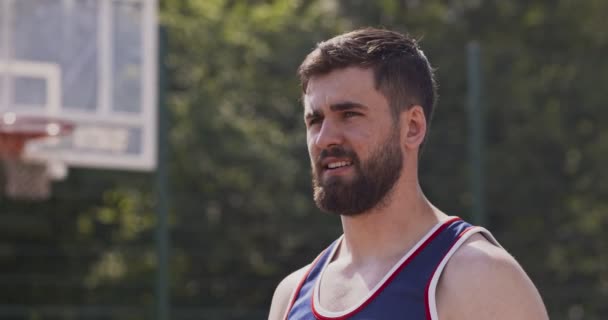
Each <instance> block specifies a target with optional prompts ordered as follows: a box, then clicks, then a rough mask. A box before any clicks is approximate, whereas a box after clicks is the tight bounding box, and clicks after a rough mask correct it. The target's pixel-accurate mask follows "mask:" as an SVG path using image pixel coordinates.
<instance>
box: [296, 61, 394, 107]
mask: <svg viewBox="0 0 608 320" xmlns="http://www.w3.org/2000/svg"><path fill="white" fill-rule="evenodd" d="M346 101H349V102H355V103H359V104H362V105H365V106H368V107H380V106H388V103H387V100H386V98H385V97H384V95H383V94H382V93H380V92H379V91H378V90H376V88H375V83H374V73H373V71H372V70H371V69H362V68H358V67H349V68H344V69H338V70H334V71H332V72H330V73H328V74H325V75H321V76H314V77H312V78H310V80H309V82H308V86H307V88H306V93H305V94H304V108H305V110H306V109H314V110H319V109H324V108H326V107H329V106H331V105H333V104H338V103H342V102H346Z"/></svg>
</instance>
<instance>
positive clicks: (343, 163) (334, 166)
mask: <svg viewBox="0 0 608 320" xmlns="http://www.w3.org/2000/svg"><path fill="white" fill-rule="evenodd" d="M352 164H353V163H352V161H350V160H343V161H334V162H330V163H328V164H326V165H325V166H323V168H324V169H338V168H344V167H348V166H351V165H352Z"/></svg>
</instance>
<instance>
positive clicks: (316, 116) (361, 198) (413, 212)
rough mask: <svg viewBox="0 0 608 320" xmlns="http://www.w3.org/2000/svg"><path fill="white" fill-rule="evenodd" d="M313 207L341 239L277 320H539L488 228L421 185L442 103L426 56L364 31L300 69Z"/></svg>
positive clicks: (395, 36) (299, 279)
mask: <svg viewBox="0 0 608 320" xmlns="http://www.w3.org/2000/svg"><path fill="white" fill-rule="evenodd" d="M299 76H300V79H301V84H302V90H303V91H302V92H303V101H304V120H305V122H306V136H307V143H308V152H309V155H310V160H311V166H312V178H313V188H314V200H315V202H316V204H317V206H318V207H319V208H321V209H322V210H323V211H327V212H331V213H335V214H338V215H340V218H341V221H342V227H343V231H344V234H343V235H342V236H340V237H339V238H338V239H337V240H336V241H335V242H334V243H332V244H331V245H330V246H329V247H328V248H327V249H326V250H325V251H323V252H322V253H321V254H320V255H319V256H318V257H317V259H315V260H314V262H312V263H311V264H310V265H308V266H305V267H304V268H302V269H300V270H298V271H296V272H294V273H292V274H291V275H289V276H287V277H286V278H285V279H284V280H283V281H282V282H281V283H280V284H279V286H278V287H277V289H276V291H275V294H274V297H273V301H272V306H271V310H270V319H271V320H278V319H290V320H303V319H323V320H329V319H408V320H426V319H432V320H437V319H441V320H473V319H479V320H482V319H483V320H489V319H492V320H502V319H505V320H506V319H509V320H511V319H518V320H533V319H534V320H538V319H548V316H547V313H546V310H545V307H544V305H543V302H542V299H541V297H540V295H539V293H538V291H537V289H536V288H535V286H534V284H533V283H532V281H531V280H530V279H529V278H528V276H527V275H526V273H525V272H524V271H523V270H522V268H521V267H520V266H519V264H518V263H517V262H516V261H515V259H514V258H513V257H512V256H511V255H509V254H508V253H507V252H506V251H505V250H504V249H503V248H502V247H501V246H500V245H499V244H498V242H497V241H496V240H495V239H494V237H492V235H491V234H490V233H489V232H488V231H487V230H486V229H484V228H482V227H476V226H472V225H470V224H468V223H467V222H465V221H463V220H462V219H460V218H458V217H453V216H449V215H447V214H445V213H443V212H442V211H440V210H439V209H437V208H436V207H435V206H433V205H432V204H431V203H430V202H429V200H427V198H426V197H425V196H424V194H423V192H422V190H421V188H420V184H419V182H418V161H419V154H420V149H421V146H422V145H423V142H424V140H425V137H426V134H427V132H428V128H429V123H430V119H431V116H432V114H433V107H434V105H435V100H436V83H435V80H434V76H433V72H432V68H431V66H430V64H429V62H428V60H427V58H426V57H425V55H424V54H423V52H422V51H421V50H420V49H419V47H418V44H417V43H416V41H415V40H414V39H412V38H410V37H409V36H407V35H403V34H401V33H398V32H394V31H389V30H382V29H374V28H366V29H360V30H355V31H352V32H349V33H346V34H343V35H339V36H337V37H334V38H332V39H330V40H327V41H325V42H322V43H320V44H318V45H317V47H316V48H315V49H314V50H313V51H312V52H311V53H310V54H309V55H308V56H307V57H306V59H305V60H304V62H303V63H302V65H301V66H300V68H299Z"/></svg>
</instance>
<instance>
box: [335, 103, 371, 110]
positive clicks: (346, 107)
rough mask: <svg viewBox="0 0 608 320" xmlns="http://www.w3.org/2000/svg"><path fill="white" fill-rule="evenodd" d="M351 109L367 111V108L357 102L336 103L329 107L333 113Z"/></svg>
mask: <svg viewBox="0 0 608 320" xmlns="http://www.w3.org/2000/svg"><path fill="white" fill-rule="evenodd" d="M351 109H367V106H365V105H363V104H360V103H357V102H352V101H345V102H340V103H335V104H332V105H331V106H329V110H331V111H345V110H351Z"/></svg>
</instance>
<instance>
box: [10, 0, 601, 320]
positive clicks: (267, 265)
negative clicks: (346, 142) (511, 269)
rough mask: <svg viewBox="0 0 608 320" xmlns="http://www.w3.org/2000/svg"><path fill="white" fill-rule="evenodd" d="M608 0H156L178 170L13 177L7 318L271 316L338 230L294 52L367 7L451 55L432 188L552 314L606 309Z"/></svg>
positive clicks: (354, 22)
mask: <svg viewBox="0 0 608 320" xmlns="http://www.w3.org/2000/svg"><path fill="white" fill-rule="evenodd" d="M5 1H6V0H5ZM18 1H22V0H18ZM113 2H129V1H127V0H113ZM130 2H133V1H130ZM0 10H1V9H0ZM607 14H608V2H606V1H603V0H584V1H574V0H552V1H549V0H454V1H445V0H444V1H439V0H424V1H421V0H381V1H363V0H352V1H337V0H274V1H271V0H250V1H237V0H159V3H158V23H159V25H160V26H162V28H163V30H164V32H161V41H159V52H160V54H159V62H160V63H159V65H160V66H161V68H160V71H159V80H160V81H159V82H160V85H159V88H160V91H159V97H160V98H159V105H160V109H159V111H158V112H159V113H158V115H159V122H160V125H159V129H160V130H159V131H160V135H159V136H160V138H159V140H158V141H159V145H158V147H159V150H160V151H161V158H160V160H159V162H158V163H157V168H160V169H162V170H160V171H158V170H157V171H150V172H145V171H144V172H132V171H128V170H103V169H88V168H72V169H71V170H70V173H69V176H68V177H67V178H66V179H65V180H64V181H61V182H58V183H55V184H53V190H52V195H51V197H50V198H49V199H47V200H44V201H24V200H15V199H11V198H9V197H6V196H3V197H1V198H0V221H1V223H0V319H28V320H29V319H32V320H33V319H155V318H156V319H163V317H166V315H168V318H164V319H175V320H184V319H265V318H266V317H267V312H268V309H269V306H270V301H271V297H272V294H273V291H274V288H275V287H276V285H277V284H278V282H279V281H280V280H281V279H282V278H283V277H285V276H286V275H287V274H289V273H290V272H292V271H294V270H296V269H297V268H299V267H301V266H303V265H305V264H307V263H309V262H310V261H311V260H312V259H314V257H315V256H316V254H317V253H318V252H319V251H320V250H322V249H323V248H325V247H326V246H327V245H328V244H329V243H330V242H331V241H332V240H333V239H335V238H336V237H338V236H339V234H340V233H341V228H340V221H339V219H338V218H337V217H335V216H331V215H327V214H323V213H321V212H319V211H318V210H317V209H316V207H315V206H314V203H313V201H312V196H311V186H310V174H309V159H308V155H307V151H306V145H305V131H304V126H303V121H302V107H301V103H300V100H299V99H300V88H299V86H298V85H299V84H298V81H297V78H296V69H297V67H298V65H299V64H300V62H301V61H302V59H303V58H304V57H305V55H306V54H307V53H308V52H309V51H310V50H312V48H313V47H314V45H315V44H316V43H317V42H319V41H322V40H324V39H327V38H329V37H332V36H334V35H336V34H338V33H342V32H345V31H349V30H351V29H354V28H358V27H363V26H376V27H386V28H390V29H395V30H398V31H402V32H407V33H409V34H411V35H413V36H415V37H416V38H418V39H420V44H421V47H422V48H423V50H424V52H425V54H426V55H427V57H428V58H429V60H430V61H431V64H432V65H433V66H434V67H435V68H436V76H437V79H438V82H439V95H440V98H439V102H438V104H437V109H436V113H435V118H434V119H433V123H432V126H431V131H430V138H429V141H428V143H427V146H426V149H425V151H424V154H423V156H422V161H421V183H422V186H423V190H424V191H425V193H426V194H427V196H428V198H429V199H430V200H431V201H432V202H434V203H435V204H436V205H437V206H438V207H439V208H441V209H442V210H443V211H445V212H447V213H449V214H452V215H459V216H461V217H463V218H466V219H470V220H477V219H482V220H481V221H483V225H484V226H486V227H487V228H488V229H490V230H491V231H492V232H493V233H494V235H495V236H496V238H497V239H498V240H499V241H500V242H501V244H502V245H503V246H504V247H505V248H506V249H507V250H509V251H510V252H511V253H512V254H513V255H514V256H515V257H516V258H517V259H518V261H519V262H520V263H521V265H522V266H523V267H524V269H525V270H526V271H527V272H528V274H529V275H530V277H531V278H532V280H533V281H534V282H535V284H536V285H537V286H538V288H539V290H540V293H541V295H542V296H543V299H544V301H545V304H546V306H547V308H548V310H549V314H550V317H551V319H555V320H580V319H586V320H593V319H608V304H606V301H608V236H607V235H606V233H605V232H604V230H605V229H608V170H607V169H606V164H607V163H608V125H606V124H605V123H603V121H605V120H602V119H608V108H606V101H608V99H607V98H606V83H608V59H606V57H607V54H608V25H607V22H606V17H607ZM163 34H164V35H165V36H162V35H163ZM470 43H476V44H477V45H478V48H479V52H478V53H479V59H478V60H476V61H478V62H479V63H480V68H479V69H480V74H479V76H480V77H479V78H477V79H478V83H479V84H480V86H479V88H480V91H479V101H480V104H479V105H480V108H479V110H478V111H477V112H476V113H475V114H476V115H477V117H478V118H479V119H480V120H481V123H482V124H483V125H482V126H481V127H482V128H484V129H483V131H479V133H480V136H479V137H478V139H474V138H473V139H472V138H471V136H472V135H473V132H472V131H471V130H473V129H471V128H475V126H474V125H472V124H471V122H470V121H471V120H470V118H475V117H472V116H471V112H470V110H471V109H470V108H468V105H469V104H470V102H471V97H470V96H468V93H470V92H471V91H470V90H471V82H470V81H471V80H470V77H471V73H470V70H468V69H469V67H470V64H468V62H467V61H468V58H469V57H468V56H467V49H466V48H467V45H468V44H470ZM469 61H470V60H469ZM473 100H474V99H473ZM471 141H473V142H474V141H482V142H483V147H481V148H479V147H474V146H473V145H472V143H473V142H471ZM476 148H477V149H476ZM471 150H480V151H479V152H478V153H475V152H471ZM471 154H472V155H473V156H471ZM475 154H477V155H478V157H477V158H475V156H474V155H475ZM163 155H164V156H163ZM163 157H164V158H163ZM476 177H477V178H476ZM476 179H481V180H480V181H482V185H481V187H479V186H480V185H479V184H475V183H474V182H475V181H476ZM476 188H478V189H479V190H477V191H475V190H476ZM479 197H482V199H480V198H479ZM479 203H482V205H480V204H479ZM477 205H480V206H482V207H483V208H484V209H483V212H484V214H483V216H482V218H480V217H479V216H475V215H473V212H475V211H476V210H477V209H475V207H476V206H477ZM159 208H160V209H159ZM163 208H164V209H163ZM159 212H160V213H159ZM164 212H166V213H167V215H166V216H164ZM158 217H166V218H167V225H166V229H164V230H166V231H167V233H163V231H162V230H160V232H159V229H158V227H159V226H160V227H161V228H164V227H165V226H164V224H161V220H162V219H160V220H159V218H158ZM478 221H479V220H478ZM163 234H165V235H168V237H164V236H163ZM163 246H165V247H163ZM166 249H168V250H166ZM163 266H167V268H166V269H165V268H164V267H163ZM163 274H164V275H163ZM165 275H166V277H165ZM163 283H164V284H165V285H164V284H163ZM159 294H160V297H161V298H160V299H159ZM162 297H165V298H162ZM159 310H160V311H159ZM163 314H164V315H165V316H163Z"/></svg>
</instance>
